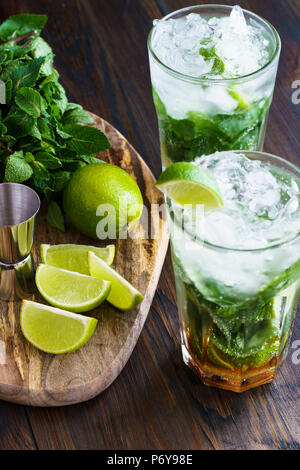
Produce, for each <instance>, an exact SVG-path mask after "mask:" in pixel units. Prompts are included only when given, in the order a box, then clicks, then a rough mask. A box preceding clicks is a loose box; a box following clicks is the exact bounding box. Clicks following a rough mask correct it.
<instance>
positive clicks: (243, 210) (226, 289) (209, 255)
mask: <svg viewBox="0 0 300 470" xmlns="http://www.w3.org/2000/svg"><path fill="white" fill-rule="evenodd" d="M193 163H195V164H196V165H198V166H199V167H201V168H203V169H204V170H206V171H208V172H209V173H210V174H211V176H212V177H213V178H214V179H215V181H216V183H217V185H218V187H219V190H220V194H221V196H222V199H223V203H224V206H223V207H219V208H216V209H207V210H206V211H205V213H204V225H203V224H202V225H201V227H202V228H201V230H200V229H199V227H200V225H199V224H198V225H197V224H195V215H194V212H193V210H191V209H189V210H188V211H186V209H185V208H183V207H182V206H180V205H178V204H176V203H175V202H174V201H173V200H171V199H169V198H167V205H168V213H169V224H170V234H171V247H172V259H173V265H174V270H175V279H176V290H177V299H178V309H179V315H180V323H181V338H182V351H183V358H184V361H185V362H186V363H187V364H188V365H190V366H191V367H192V368H193V369H194V370H195V371H196V372H197V374H198V375H199V376H200V378H201V379H202V380H203V382H204V383H206V384H208V385H214V386H218V387H220V388H225V389H229V390H233V391H237V392H240V391H244V390H247V389H249V388H252V387H255V386H257V385H261V384H264V383H267V382H270V381H271V380H272V379H273V378H274V375H275V371H276V369H277V367H278V366H279V365H280V364H281V362H282V361H283V359H284V358H285V357H286V354H287V351H288V344H289V338H290V334H291V327H292V323H293V320H294V317H295V313H296V308H297V303H298V299H299V295H300V204H299V203H300V196H299V194H300V192H299V191H300V189H299V188H300V170H299V169H298V168H297V167H295V166H293V165H292V164H290V163H288V162H286V161H284V160H282V159H280V158H278V157H274V156H271V155H268V154H264V153H260V152H243V153H238V152H217V153H216V154H213V155H210V156H203V157H201V158H198V159H196V160H195V161H194V162H193ZM183 214H184V223H183Z"/></svg>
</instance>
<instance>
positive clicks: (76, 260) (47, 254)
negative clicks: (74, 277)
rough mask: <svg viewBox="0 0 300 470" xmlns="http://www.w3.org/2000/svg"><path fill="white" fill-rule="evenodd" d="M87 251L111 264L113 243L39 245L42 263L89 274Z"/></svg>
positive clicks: (113, 249)
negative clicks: (100, 246) (103, 246)
mask: <svg viewBox="0 0 300 470" xmlns="http://www.w3.org/2000/svg"><path fill="white" fill-rule="evenodd" d="M89 251H93V252H94V253H95V254H96V255H97V256H99V258H101V259H103V261H104V262H105V263H106V264H108V265H111V263H112V262H113V260H114V256H115V245H108V246H106V247H105V248H99V247H96V246H89V245H41V257H42V262H43V263H45V264H50V265H51V266H55V267H56V268H62V269H67V270H68V271H75V272H77V273H81V274H90V271H89V264H88V258H87V254H88V252H89Z"/></svg>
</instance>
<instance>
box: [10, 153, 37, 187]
mask: <svg viewBox="0 0 300 470" xmlns="http://www.w3.org/2000/svg"><path fill="white" fill-rule="evenodd" d="M32 174H33V171H32V168H31V166H30V165H29V164H28V163H27V162H26V161H25V159H24V155H23V152H22V150H21V151H19V152H14V153H13V154H12V155H11V156H10V157H9V158H8V159H7V163H6V169H5V181H7V182H9V183H23V182H24V181H27V180H28V179H29V178H30V177H31V175H32Z"/></svg>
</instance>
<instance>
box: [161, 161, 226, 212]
mask: <svg viewBox="0 0 300 470" xmlns="http://www.w3.org/2000/svg"><path fill="white" fill-rule="evenodd" d="M155 186H156V187H157V188H158V189H160V190H161V191H162V192H163V193H164V194H166V195H167V196H169V197H170V198H171V199H173V200H174V201H175V202H177V203H178V204H180V205H181V206H183V205H185V204H191V205H197V204H203V205H204V207H205V209H216V208H217V207H220V206H223V201H222V197H221V194H220V190H219V188H218V185H217V183H216V181H215V180H214V178H213V177H212V176H211V175H210V174H209V173H208V172H207V171H205V170H204V169H203V168H199V167H198V166H196V165H193V164H192V163H188V162H178V163H174V164H173V165H171V166H169V167H168V168H166V170H165V171H164V172H163V173H162V174H161V175H160V177H159V178H158V180H157V182H156V184H155Z"/></svg>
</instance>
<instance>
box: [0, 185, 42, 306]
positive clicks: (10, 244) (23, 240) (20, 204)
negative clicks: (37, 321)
mask: <svg viewBox="0 0 300 470" xmlns="http://www.w3.org/2000/svg"><path fill="white" fill-rule="evenodd" d="M39 209H40V198H39V196H38V195H37V193H36V192H35V191H34V190H33V189H31V188H29V187H28V186H25V185H23V184H17V183H2V184H0V298H1V299H2V300H18V299H20V298H26V297H30V295H32V294H33V292H34V265H33V260H32V256H31V249H32V244H33V235H34V225H35V218H36V215H37V213H38V211H39Z"/></svg>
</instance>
